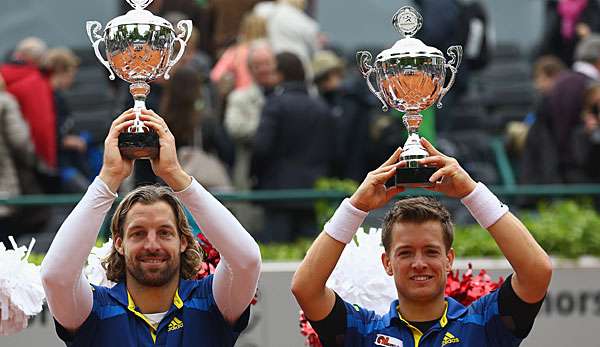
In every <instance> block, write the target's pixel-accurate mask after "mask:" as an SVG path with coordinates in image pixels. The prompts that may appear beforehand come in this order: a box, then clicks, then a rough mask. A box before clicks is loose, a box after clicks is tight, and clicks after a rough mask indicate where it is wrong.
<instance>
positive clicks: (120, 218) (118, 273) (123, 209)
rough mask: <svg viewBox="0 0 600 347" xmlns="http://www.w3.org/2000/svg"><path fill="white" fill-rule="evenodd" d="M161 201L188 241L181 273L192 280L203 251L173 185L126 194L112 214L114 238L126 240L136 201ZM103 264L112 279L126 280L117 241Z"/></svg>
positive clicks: (122, 259)
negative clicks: (126, 227)
mask: <svg viewBox="0 0 600 347" xmlns="http://www.w3.org/2000/svg"><path fill="white" fill-rule="evenodd" d="M159 201H164V202H166V203H167V204H169V206H171V209H172V210H173V213H174V214H175V221H176V224H177V231H178V234H179V237H180V238H182V239H185V240H186V241H187V248H186V249H185V251H184V252H183V253H182V255H181V267H180V274H181V277H182V278H184V279H192V278H194V277H195V276H196V274H197V273H198V270H199V267H200V262H201V261H202V257H203V256H202V253H201V252H202V250H201V249H200V246H199V245H198V242H197V241H196V239H195V237H194V235H193V234H192V228H191V227H190V224H189V223H188V220H187V218H186V216H185V212H184V209H183V205H182V204H181V202H179V200H178V199H177V197H176V196H175V195H174V194H173V190H171V188H168V187H164V186H153V185H149V186H142V187H138V188H136V189H135V190H133V191H132V192H130V193H129V194H127V196H125V198H124V199H123V201H121V203H120V204H119V206H118V207H117V209H116V210H115V214H114V215H113V217H112V221H111V233H112V238H113V240H116V238H117V237H120V238H121V239H123V237H124V230H123V225H124V223H125V218H126V217H127V213H129V211H130V210H131V207H132V206H133V205H134V204H136V203H140V204H144V205H151V204H154V203H156V202H159ZM102 266H103V267H104V269H105V270H106V277H107V278H108V279H109V280H111V281H113V282H122V281H124V280H125V257H124V256H123V255H121V254H119V252H117V249H116V248H115V246H114V244H113V247H112V250H111V252H110V255H109V256H108V257H107V258H106V259H105V260H104V261H103V262H102Z"/></svg>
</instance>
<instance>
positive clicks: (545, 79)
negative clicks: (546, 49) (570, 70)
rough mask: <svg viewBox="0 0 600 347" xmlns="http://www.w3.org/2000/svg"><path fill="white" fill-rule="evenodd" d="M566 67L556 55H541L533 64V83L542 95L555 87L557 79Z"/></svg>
mask: <svg viewBox="0 0 600 347" xmlns="http://www.w3.org/2000/svg"><path fill="white" fill-rule="evenodd" d="M565 68H566V66H565V64H563V63H562V61H560V59H558V58H557V57H556V56H553V55H545V56H541V57H539V58H538V59H537V60H536V61H535V63H534V64H533V85H534V87H535V90H536V91H537V92H538V93H539V94H540V95H546V94H547V93H548V92H550V91H551V90H552V88H554V84H555V83H556V79H557V78H558V76H559V75H560V73H561V72H563V70H564V69H565Z"/></svg>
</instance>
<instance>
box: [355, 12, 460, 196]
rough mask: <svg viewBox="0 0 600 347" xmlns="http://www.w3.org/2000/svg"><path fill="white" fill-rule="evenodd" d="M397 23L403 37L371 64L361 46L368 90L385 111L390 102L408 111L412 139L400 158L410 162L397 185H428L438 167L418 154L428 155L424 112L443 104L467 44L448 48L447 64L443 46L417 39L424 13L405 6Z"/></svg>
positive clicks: (405, 118)
mask: <svg viewBox="0 0 600 347" xmlns="http://www.w3.org/2000/svg"><path fill="white" fill-rule="evenodd" d="M392 24H393V25H394V27H395V28H396V30H397V31H398V32H399V33H400V34H402V35H403V36H404V38H403V39H400V40H398V41H396V43H395V44H394V46H392V47H391V48H389V49H386V50H384V51H382V52H381V53H379V55H378V56H377V58H376V59H375V64H374V65H373V66H371V65H370V63H371V60H372V58H373V57H372V55H371V53H369V52H367V51H361V52H358V53H357V54H356V57H357V61H358V66H359V69H360V71H361V73H362V75H363V77H364V78H365V79H366V80H367V85H368V87H369V90H370V91H371V92H372V93H373V94H375V96H377V98H378V99H379V100H380V101H381V102H382V103H383V107H382V109H383V111H387V110H388V107H391V108H394V109H396V110H398V111H400V112H404V116H403V117H402V121H403V123H404V126H405V127H406V129H407V130H408V139H407V140H406V143H405V144H404V147H403V152H402V154H401V158H400V159H401V160H406V161H407V166H406V167H404V168H399V169H398V170H397V173H396V176H395V184H396V185H397V186H405V187H428V186H432V185H433V184H434V183H431V182H429V178H430V177H431V175H433V173H434V172H435V171H437V168H436V167H432V166H423V165H421V164H419V159H423V158H425V157H427V156H428V153H427V151H426V150H425V148H423V146H422V145H421V143H420V138H419V127H420V125H421V122H422V120H423V116H422V115H421V114H420V112H421V111H423V110H425V109H427V108H429V107H430V106H432V105H433V104H434V103H436V102H437V107H438V108H439V107H441V106H442V104H441V100H442V98H443V97H444V95H446V93H447V92H448V90H450V88H451V87H452V85H453V84H454V79H455V75H456V71H457V69H458V66H459V65H460V62H461V59H462V47H461V46H452V47H449V48H448V51H447V53H448V55H449V56H450V57H451V60H450V61H449V62H448V63H446V59H445V58H444V55H443V54H442V52H441V51H440V50H438V49H437V48H435V47H429V46H427V45H425V44H424V43H423V42H422V41H421V40H418V39H415V38H413V37H412V36H413V35H415V34H416V33H417V31H419V29H420V28H421V26H422V24H423V18H422V17H421V15H420V14H419V13H418V12H417V11H416V10H415V9H413V8H412V7H410V6H405V7H402V8H400V9H399V10H398V11H397V12H396V14H395V15H394V17H393V19H392ZM446 69H450V71H451V76H450V80H449V81H448V85H447V86H445V87H444V83H445V80H446ZM371 75H374V77H375V81H376V86H377V87H378V89H376V88H375V86H374V85H373V83H372V82H371Z"/></svg>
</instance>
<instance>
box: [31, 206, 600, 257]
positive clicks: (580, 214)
mask: <svg viewBox="0 0 600 347" xmlns="http://www.w3.org/2000/svg"><path fill="white" fill-rule="evenodd" d="M320 208H322V210H321V212H322V213H323V215H327V214H329V213H332V211H329V209H330V206H327V205H325V204H323V205H321V206H320ZM520 218H521V220H522V221H523V223H524V224H525V225H526V226H527V228H528V229H529V230H530V231H531V233H532V234H533V236H534V237H535V239H536V240H537V241H538V242H539V243H540V245H541V246H542V247H543V248H544V249H545V250H546V251H547V252H548V253H549V254H551V255H552V256H556V257H564V258H577V257H579V256H583V255H592V256H600V215H599V214H598V213H597V212H596V211H595V209H594V208H593V206H592V204H591V203H590V202H589V201H570V200H569V201H561V202H556V203H552V204H542V205H540V206H539V207H538V210H537V211H535V212H528V213H522V214H520ZM311 243H312V240H309V239H301V240H298V241H296V242H294V243H286V244H268V245H260V249H261V254H262V258H263V260H265V261H297V260H301V259H302V258H303V257H304V255H305V254H306V251H307V250H308V248H309V247H310V245H311ZM454 249H455V250H456V254H457V256H459V257H499V256H502V254H501V253H500V250H499V249H498V247H497V246H496V243H495V242H494V240H493V239H492V237H491V236H490V235H489V233H488V232H487V230H485V229H483V228H481V227H480V226H478V225H466V226H465V225H457V226H456V227H455V241H454ZM42 259H43V255H40V254H31V256H30V260H31V261H32V262H34V263H36V264H39V263H41V261H42Z"/></svg>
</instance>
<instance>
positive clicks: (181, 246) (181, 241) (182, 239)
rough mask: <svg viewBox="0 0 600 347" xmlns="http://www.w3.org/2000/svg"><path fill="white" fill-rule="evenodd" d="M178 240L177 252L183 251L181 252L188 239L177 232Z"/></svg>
mask: <svg viewBox="0 0 600 347" xmlns="http://www.w3.org/2000/svg"><path fill="white" fill-rule="evenodd" d="M179 240H180V244H179V253H183V252H185V250H186V249H187V247H188V241H187V239H186V238H185V237H184V236H183V235H182V234H179Z"/></svg>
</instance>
